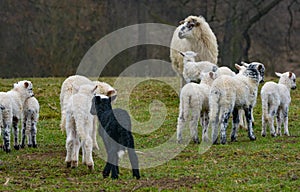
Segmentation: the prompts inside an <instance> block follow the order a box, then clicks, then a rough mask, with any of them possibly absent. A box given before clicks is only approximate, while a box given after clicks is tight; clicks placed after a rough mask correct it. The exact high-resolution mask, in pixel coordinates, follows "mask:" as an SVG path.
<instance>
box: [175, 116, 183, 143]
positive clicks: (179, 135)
mask: <svg viewBox="0 0 300 192" xmlns="http://www.w3.org/2000/svg"><path fill="white" fill-rule="evenodd" d="M184 126H185V119H183V118H181V117H178V120H177V133H176V134H177V142H178V143H181V141H182V130H183V129H184Z"/></svg>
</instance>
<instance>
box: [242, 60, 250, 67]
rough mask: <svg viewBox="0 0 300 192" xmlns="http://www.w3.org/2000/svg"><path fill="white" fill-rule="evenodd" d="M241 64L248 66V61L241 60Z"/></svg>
mask: <svg viewBox="0 0 300 192" xmlns="http://www.w3.org/2000/svg"><path fill="white" fill-rule="evenodd" d="M241 64H242V65H244V66H245V67H249V65H250V64H249V63H246V62H244V61H241Z"/></svg>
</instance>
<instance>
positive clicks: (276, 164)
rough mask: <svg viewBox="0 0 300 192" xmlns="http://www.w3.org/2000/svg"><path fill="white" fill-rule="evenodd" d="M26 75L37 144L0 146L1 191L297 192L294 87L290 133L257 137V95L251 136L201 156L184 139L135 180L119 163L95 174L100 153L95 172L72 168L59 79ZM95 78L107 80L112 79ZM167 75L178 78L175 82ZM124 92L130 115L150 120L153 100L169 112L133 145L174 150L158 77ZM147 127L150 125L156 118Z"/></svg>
mask: <svg viewBox="0 0 300 192" xmlns="http://www.w3.org/2000/svg"><path fill="white" fill-rule="evenodd" d="M18 80H20V79H1V81H0V89H1V90H2V91H7V90H9V89H10V88H11V86H12V84H13V83H14V82H16V81H18ZM28 80H31V81H32V82H33V84H34V92H35V95H36V97H37V98H38V100H39V102H40V105H41V112H40V119H39V123H38V135H37V139H38V148H35V149H32V148H28V147H26V148H25V149H21V150H19V151H16V150H14V149H13V150H12V152H11V153H10V154H6V153H4V152H3V151H0V159H1V160H2V161H3V163H2V165H0V191H34V190H35V191H300V121H299V113H300V91H299V88H298V89H296V90H294V91H292V92H291V95H292V104H291V107H290V112H289V130H290V133H291V136H290V137H286V136H282V137H276V138H272V137H271V136H270V134H268V135H267V137H265V138H263V137H261V136H260V131H261V101H260V98H259V97H258V101H257V106H256V107H255V109H254V114H255V115H254V117H255V126H254V130H255V134H256V136H257V140H256V141H250V140H249V139H248V137H247V132H246V131H245V130H239V137H238V142H234V143H231V142H228V143H227V144H226V145H214V146H212V147H211V148H210V149H209V150H208V151H207V152H205V153H204V154H199V153H198V151H199V145H196V144H193V143H190V144H189V145H187V146H186V147H185V148H184V149H183V150H182V151H181V152H180V153H179V154H178V155H177V156H175V157H174V158H172V159H171V160H169V161H166V162H165V163H163V164H161V165H158V166H154V167H151V168H147V169H142V170H141V179H140V180H135V179H133V178H132V174H131V170H130V169H125V168H121V169H120V179H119V180H111V179H110V178H107V179H103V178H102V174H101V172H102V169H103V167H104V165H105V161H104V160H103V159H102V158H101V157H100V156H103V155H101V154H103V153H104V151H95V153H94V154H93V157H94V161H95V170H94V171H92V172H90V171H89V170H88V169H87V167H85V166H83V165H82V164H79V167H78V168H76V169H69V168H67V167H66V164H65V162H64V159H65V154H66V150H65V133H62V132H61V130H60V127H59V123H60V104H59V93H60V86H61V83H62V82H63V80H64V78H29V79H28ZM100 80H102V81H106V82H108V83H110V84H112V85H113V84H114V82H115V80H116V78H101V79H100ZM169 80H170V82H176V80H175V79H174V80H173V79H169ZM268 80H270V78H269V79H268ZM129 81H136V79H130V78H127V79H126V78H125V79H124V81H123V82H129ZM299 83H300V82H299V81H298V84H299ZM125 90H130V89H125ZM119 93H120V97H119V98H118V100H117V102H116V106H122V103H125V102H126V101H125V100H123V99H122V96H121V94H122V90H120V91H119ZM128 93H129V92H128ZM128 93H126V94H128ZM130 93H131V95H130V97H129V98H130V101H129V108H130V110H131V114H132V118H135V119H136V120H137V121H141V122H143V121H148V120H149V119H150V113H149V110H148V109H149V105H150V103H151V102H152V100H159V101H161V102H162V103H164V104H165V108H164V109H165V110H166V111H165V112H166V113H167V114H166V117H165V119H164V121H163V124H162V125H161V126H160V128H155V127H154V128H153V130H152V129H151V126H147V127H145V128H149V127H150V128H149V129H151V132H149V133H145V134H134V137H135V143H136V144H135V145H136V148H137V149H138V150H146V149H149V148H154V147H156V146H160V145H161V144H163V143H166V142H167V141H168V142H169V143H170V145H171V146H172V147H174V150H175V149H176V148H177V146H178V145H179V144H176V142H175V140H174V139H173V137H172V136H173V135H174V133H175V132H176V123H177V116H178V104H179V99H178V95H177V93H176V91H174V89H172V88H170V86H169V85H167V84H165V83H163V82H160V81H157V80H154V81H150V80H149V81H143V82H141V83H140V84H138V85H137V86H136V87H135V88H134V89H133V90H131V91H130ZM154 110H155V108H154ZM156 110H160V109H159V108H158V109H156ZM157 118H159V117H157ZM150 125H153V126H156V125H155V123H154V124H150ZM230 126H231V125H230ZM143 128H144V127H139V129H141V130H143ZM133 129H137V128H136V127H134V128H133ZM199 129H200V127H199ZM144 131H145V130H144ZM200 132H201V131H200ZM227 132H228V133H229V132H230V128H229V130H227ZM268 133H269V132H268ZM170 138H171V139H170ZM1 141H2V139H1ZM99 144H101V139H99ZM166 156H167V154H166ZM80 158H81V155H80ZM150 160H151V159H150Z"/></svg>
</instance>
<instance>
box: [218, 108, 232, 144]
mask: <svg viewBox="0 0 300 192" xmlns="http://www.w3.org/2000/svg"><path fill="white" fill-rule="evenodd" d="M229 117H230V112H228V111H227V112H225V113H223V115H222V121H221V128H220V135H221V136H220V139H221V144H225V143H226V129H227V126H228V120H229Z"/></svg>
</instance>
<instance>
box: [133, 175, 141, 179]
mask: <svg viewBox="0 0 300 192" xmlns="http://www.w3.org/2000/svg"><path fill="white" fill-rule="evenodd" d="M133 177H135V178H136V179H140V178H141V176H139V175H134V176H133Z"/></svg>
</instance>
